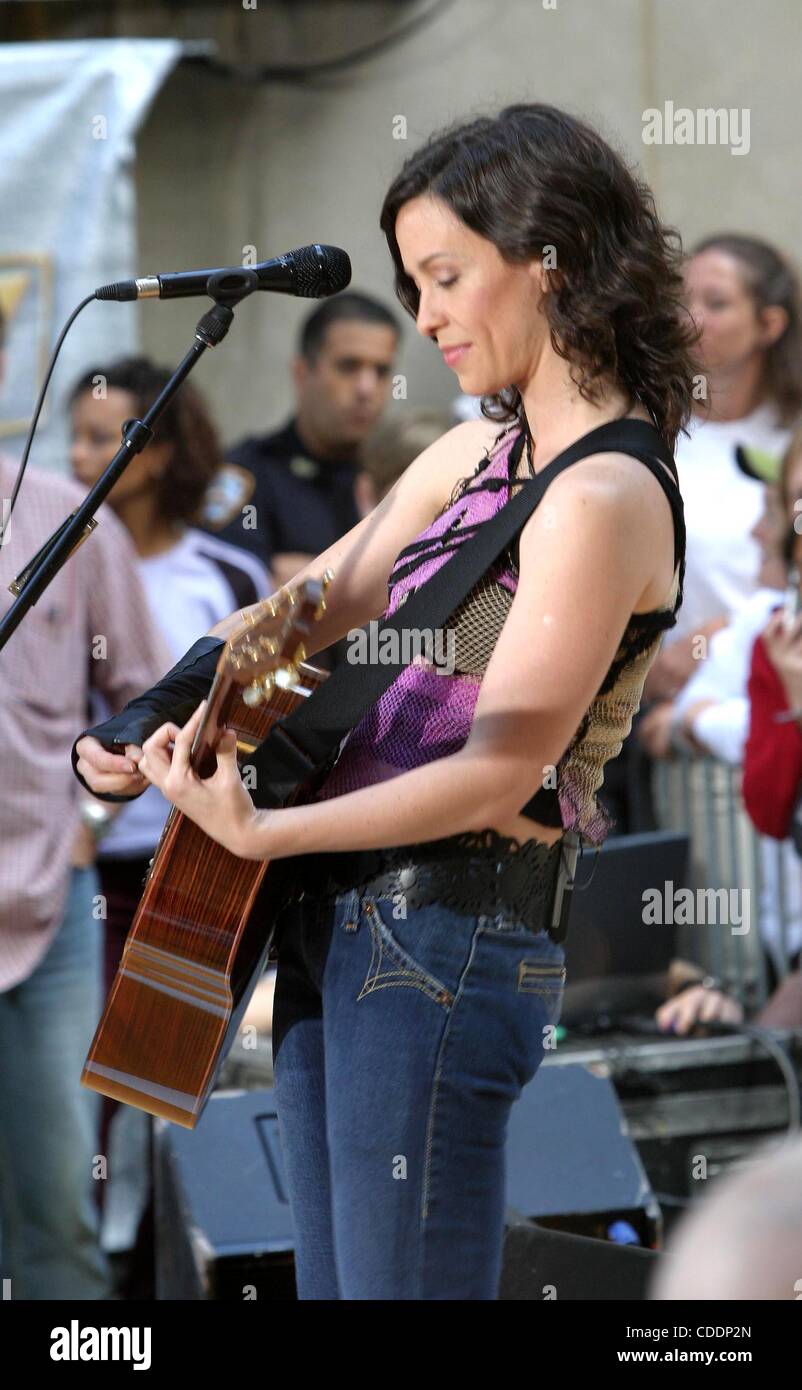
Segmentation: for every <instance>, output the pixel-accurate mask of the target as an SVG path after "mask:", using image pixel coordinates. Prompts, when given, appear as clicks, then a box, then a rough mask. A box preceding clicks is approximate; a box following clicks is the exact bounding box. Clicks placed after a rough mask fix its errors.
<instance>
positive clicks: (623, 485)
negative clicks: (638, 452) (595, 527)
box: [521, 452, 674, 613]
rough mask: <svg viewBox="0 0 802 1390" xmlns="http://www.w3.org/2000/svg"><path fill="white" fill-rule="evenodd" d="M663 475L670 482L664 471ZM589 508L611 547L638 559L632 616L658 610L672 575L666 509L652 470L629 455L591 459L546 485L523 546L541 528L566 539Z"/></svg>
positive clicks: (671, 544) (671, 528) (671, 526)
mask: <svg viewBox="0 0 802 1390" xmlns="http://www.w3.org/2000/svg"><path fill="white" fill-rule="evenodd" d="M660 466H661V467H664V465H660ZM665 472H666V476H667V477H671V475H670V473H669V470H668V469H667V468H666V469H665ZM588 509H592V512H593V515H594V516H595V517H598V518H599V520H600V522H601V524H603V525H604V526H605V527H606V528H607V529H608V531H609V534H610V536H611V540H612V543H613V544H615V543H620V544H626V545H627V548H628V550H630V551H631V550H637V551H639V552H640V553H641V555H642V557H643V569H644V589H643V592H642V594H641V597H640V599H639V600H638V603H637V604H636V606H635V608H634V610H633V611H634V612H637V613H641V612H647V611H650V610H651V609H653V608H657V607H659V606H660V605H662V604H663V603H664V602H665V601H666V599H667V596H668V593H669V590H670V588H671V583H672V579H673V576H674V521H673V516H672V512H671V506H670V504H669V501H668V498H667V497H666V494H665V492H664V490H663V488H662V487H661V486H660V483H659V482H658V481H657V479H656V478H655V476H654V474H653V473H652V472H651V470H650V469H649V468H646V467H645V466H644V465H643V464H642V463H641V462H640V460H639V459H637V458H633V457H632V455H631V454H622V453H615V452H610V453H600V454H590V455H588V457H587V458H584V459H580V460H579V462H577V463H575V464H573V465H572V466H571V467H570V468H566V469H564V470H563V471H562V472H561V473H559V474H558V475H557V477H556V478H554V480H553V481H552V482H551V483H550V484H549V487H548V490H547V492H546V495H545V497H544V499H543V506H541V507H538V508H537V509H536V511H535V512H534V514H533V516H532V517H530V519H529V521H528V522H527V524H526V526H525V527H524V529H523V532H522V533H521V542H522V545H526V546H527V548H530V547H536V546H537V544H538V541H537V540H536V537H539V534H540V530H541V528H542V527H544V526H546V527H551V528H554V527H555V526H556V527H557V529H559V530H560V531H562V532H563V534H570V533H571V530H572V529H573V528H575V527H577V526H579V525H583V524H584V523H585V520H586V519H589V518H588Z"/></svg>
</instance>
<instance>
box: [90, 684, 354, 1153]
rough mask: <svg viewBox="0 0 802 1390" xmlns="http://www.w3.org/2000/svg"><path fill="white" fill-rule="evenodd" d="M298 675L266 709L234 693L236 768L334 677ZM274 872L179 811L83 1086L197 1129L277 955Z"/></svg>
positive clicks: (227, 706) (229, 701) (231, 715)
mask: <svg viewBox="0 0 802 1390" xmlns="http://www.w3.org/2000/svg"><path fill="white" fill-rule="evenodd" d="M295 670H296V672H297V677H296V679H295V681H294V683H293V684H292V685H290V686H288V687H286V688H275V689H274V690H273V692H272V694H271V696H270V698H269V700H267V701H266V702H265V703H262V704H259V705H252V706H249V705H247V704H246V703H245V702H244V700H243V698H242V689H241V687H238V686H233V687H229V688H228V689H227V690H226V692H225V694H224V697H223V699H224V708H223V711H222V713H223V719H222V720H221V723H224V724H225V726H226V727H228V728H233V729H235V731H236V733H237V751H238V758H239V762H240V766H242V765H243V764H246V765H247V762H248V757H249V755H250V754H252V753H253V751H254V749H255V748H256V747H258V745H259V743H260V742H261V741H262V739H263V738H264V737H265V736H266V734H267V733H268V731H269V729H270V728H271V726H272V725H273V723H274V722H275V721H276V720H277V719H279V718H282V717H283V716H286V715H287V714H289V713H290V712H291V711H292V710H293V709H294V708H295V706H296V705H297V704H298V703H299V702H300V701H301V700H303V699H306V698H309V696H310V695H311V694H312V693H314V690H315V689H316V688H317V687H318V686H319V685H320V683H321V681H322V680H324V679H325V678H326V676H327V675H328V672H326V671H323V670H320V669H318V668H316V667H314V666H310V665H308V664H307V663H306V662H304V661H299V662H298V663H297V666H296V667H295ZM210 703H212V702H211V699H210ZM293 799H294V800H298V799H300V798H299V797H298V796H296V797H295V798H293ZM268 869H269V861H268V860H264V861H257V860H247V859H239V858H237V857H236V855H233V854H231V853H230V852H229V851H228V850H226V849H223V847H222V845H218V844H217V843H216V841H214V840H212V839H210V838H209V836H207V835H206V834H205V833H204V832H203V831H202V830H200V829H199V828H198V826H197V825H195V824H194V822H193V821H191V820H189V819H188V818H187V817H186V816H185V815H183V813H182V812H180V811H178V810H177V809H176V808H175V807H173V808H172V810H171V812H170V814H169V816H168V818H167V821H166V823H165V826H164V830H163V832H162V836H161V839H160V841H159V844H158V846H157V848H156V852H155V854H154V857H153V860H152V861H151V868H150V871H149V874H148V877H147V879H146V880H145V889H144V895H143V897H142V901H141V902H140V905H139V908H138V909H137V913H136V916H135V918H134V921H133V923H132V926H131V930H130V932H129V935H128V939H127V941H126V945H125V950H124V952H123V956H122V960H121V962H120V965H119V968H118V971H117V976H116V979H115V981H114V984H113V985H112V988H111V991H110V994H109V997H108V1000H107V1002H106V1007H105V1010H104V1013H103V1016H102V1018H101V1020H100V1023H99V1024H98V1027H97V1031H96V1033H95V1037H94V1040H93V1042H92V1045H91V1047H90V1049H89V1053H88V1055H87V1058H86V1062H85V1064H84V1070H83V1074H82V1076H81V1081H82V1083H83V1084H84V1085H85V1086H88V1087H90V1088H91V1089H93V1090H96V1091H100V1092H102V1093H103V1094H104V1095H107V1096H112V1097H113V1098H114V1099H116V1100H121V1101H125V1102H126V1103H127V1104H129V1105H134V1106H137V1107H138V1108H139V1109H141V1110H147V1111H149V1112H150V1113H151V1114H152V1115H161V1116H163V1117H164V1118H165V1119H168V1120H173V1121H174V1122H175V1123H176V1124H180V1125H184V1126H185V1127H186V1128H188V1129H194V1127H195V1125H196V1124H197V1122H198V1119H199V1118H200V1115H201V1113H202V1111H203V1108H204V1106H205V1104H206V1101H207V1099H208V1097H209V1095H210V1093H211V1091H212V1089H213V1087H214V1083H215V1079H216V1077H217V1074H218V1072H219V1069H220V1067H221V1065H222V1063H223V1061H224V1060H225V1057H226V1054H227V1052H228V1050H229V1048H230V1046H231V1044H232V1043H233V1041H234V1039H235V1037H236V1034H237V1031H238V1028H239V1024H240V1021H241V1019H242V1016H243V1014H244V1012H245V1010H246V1008H247V1005H248V1001H249V1000H250V997H251V994H252V993H253V990H254V988H255V986H256V984H257V982H258V980H259V977H260V975H261V973H262V970H263V969H264V965H265V962H266V959H267V955H268V952H269V949H270V942H271V939H272V925H271V923H270V875H269V872H268Z"/></svg>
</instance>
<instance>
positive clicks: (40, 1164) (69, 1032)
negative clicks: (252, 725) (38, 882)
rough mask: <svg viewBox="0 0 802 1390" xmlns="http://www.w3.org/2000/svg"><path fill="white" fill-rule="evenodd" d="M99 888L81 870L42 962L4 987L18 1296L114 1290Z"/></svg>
mask: <svg viewBox="0 0 802 1390" xmlns="http://www.w3.org/2000/svg"><path fill="white" fill-rule="evenodd" d="M99 891H100V890H99V887H98V879H97V874H96V873H95V870H94V869H93V868H89V869H73V870H72V878H71V882H70V892H69V896H68V899H67V903H66V908H65V912H64V918H63V920H62V922H61V925H60V927H59V929H58V932H57V933H56V936H55V937H54V939H53V941H52V943H51V945H50V947H49V949H48V950H47V952H46V954H45V956H44V958H43V959H42V960H41V961H40V963H39V965H38V966H37V967H36V969H35V970H34V971H33V973H32V974H31V975H29V976H28V978H27V979H26V980H23V981H22V982H21V983H20V984H18V985H15V986H14V987H13V988H12V989H10V990H7V991H6V992H5V993H3V994H0V1057H2V1066H1V1067H0V1243H1V1245H2V1251H1V1254H2V1272H3V1277H4V1278H10V1279H11V1297H12V1299H13V1298H21V1299H73V1298H80V1299H104V1298H108V1297H109V1295H110V1292H111V1286H110V1278H109V1271H108V1267H107V1261H106V1258H105V1256H104V1254H103V1252H102V1250H101V1249H100V1244H99V1239H98V1212H97V1206H96V1204H95V1202H94V1200H93V1197H92V1186H93V1179H92V1160H93V1157H94V1155H95V1154H96V1153H97V1151H98V1149H97V1145H98V1120H99V1115H100V1099H101V1098H100V1096H99V1095H98V1094H97V1092H96V1091H89V1090H87V1089H86V1088H85V1087H83V1086H82V1085H81V1083H80V1076H81V1071H82V1069H83V1064H84V1061H85V1059H86V1054H87V1051H88V1050H89V1045H90V1043H91V1041H92V1038H93V1036H94V1032H95V1028H96V1027H97V1022H98V1019H99V1018H100V1013H101V1008H102V1000H103V994H102V972H101V966H102V958H101V945H102V931H103V922H102V921H99V920H97V919H96V918H95V917H94V916H93V915H92V914H93V901H92V899H93V897H94V895H95V894H96V893H98V892H99Z"/></svg>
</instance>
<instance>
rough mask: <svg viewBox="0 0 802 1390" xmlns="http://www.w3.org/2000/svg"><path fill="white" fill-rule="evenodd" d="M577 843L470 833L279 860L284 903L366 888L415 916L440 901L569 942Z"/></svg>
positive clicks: (566, 839)
mask: <svg viewBox="0 0 802 1390" xmlns="http://www.w3.org/2000/svg"><path fill="white" fill-rule="evenodd" d="M576 843H577V841H576V837H575V836H573V835H572V834H570V832H569V834H567V835H564V836H563V838H562V839H561V840H558V841H557V842H556V843H555V844H553V845H547V844H545V843H544V842H543V841H541V840H530V841H528V842H524V843H523V844H520V842H519V841H517V840H515V839H513V838H512V837H510V836H506V835H499V834H498V832H497V831H495V830H482V831H463V832H461V833H460V834H457V835H449V836H447V837H444V838H443V839H440V840H426V841H420V842H418V843H417V844H412V845H399V846H396V847H394V848H392V849H374V850H353V851H349V852H336V853H327V854H305V855H299V856H298V857H297V858H294V859H284V860H280V861H278V864H274V869H279V866H280V869H279V878H280V881H281V883H282V886H283V888H284V892H283V893H282V901H283V902H294V901H298V900H300V899H301V898H303V897H307V896H311V897H315V898H317V897H321V898H323V897H332V896H336V895H337V894H338V893H343V892H346V891H347V890H349V889H351V888H358V889H360V890H361V891H364V892H370V893H375V894H376V895H377V896H389V897H395V896H396V895H403V897H404V900H405V901H406V904H407V906H408V907H410V908H412V909H413V910H414V909H415V908H416V907H425V906H428V905H429V904H431V903H434V902H439V903H443V904H444V905H445V906H448V907H454V908H455V909H456V910H457V911H462V912H466V913H470V914H471V915H473V914H476V915H480V914H481V915H487V916H491V917H496V916H498V915H500V914H503V915H504V916H506V917H509V918H512V919H513V920H515V921H522V922H524V923H526V925H527V926H528V927H530V929H531V930H532V931H539V930H540V929H541V928H545V929H546V931H547V932H548V933H549V935H550V936H551V937H552V939H553V940H555V941H563V940H564V939H565V934H566V930H567V925H568V903H569V901H570V896H571V895H570V887H571V882H572V879H573V872H574V865H575V860H576V852H575V847H576ZM566 889H568V890H569V891H566ZM555 917H556V918H557V920H556V921H555V920H554V919H555Z"/></svg>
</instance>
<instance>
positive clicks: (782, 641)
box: [762, 608, 802, 709]
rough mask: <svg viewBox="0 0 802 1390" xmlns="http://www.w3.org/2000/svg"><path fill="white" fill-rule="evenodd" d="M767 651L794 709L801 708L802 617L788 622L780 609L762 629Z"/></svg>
mask: <svg viewBox="0 0 802 1390" xmlns="http://www.w3.org/2000/svg"><path fill="white" fill-rule="evenodd" d="M762 637H763V645H764V647H765V648H766V654H767V656H768V658H769V661H770V662H771V664H772V666H773V667H774V669H775V671H776V672H777V675H778V676H779V677H780V680H781V681H782V683H783V686H784V687H785V693H786V695H787V697H788V703H789V705H790V707H791V709H800V708H802V616H800V617H798V618H794V620H793V622H792V623H791V624H790V625H789V624H786V620H785V614H784V613H783V611H782V609H780V608H778V609H777V610H776V611H775V612H774V613H772V614H771V616H770V618H769V620H768V623H767V624H766V626H765V628H764V629H763V632H762Z"/></svg>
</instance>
